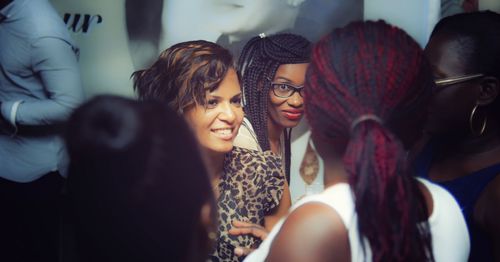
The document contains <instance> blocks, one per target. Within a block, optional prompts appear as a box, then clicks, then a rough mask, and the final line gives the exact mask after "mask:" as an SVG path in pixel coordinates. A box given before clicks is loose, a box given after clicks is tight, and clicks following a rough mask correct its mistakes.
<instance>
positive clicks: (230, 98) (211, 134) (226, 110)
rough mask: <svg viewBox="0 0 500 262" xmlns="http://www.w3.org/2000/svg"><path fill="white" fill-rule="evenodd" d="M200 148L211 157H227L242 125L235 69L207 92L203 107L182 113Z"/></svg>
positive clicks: (195, 106)
mask: <svg viewBox="0 0 500 262" xmlns="http://www.w3.org/2000/svg"><path fill="white" fill-rule="evenodd" d="M184 117H185V119H186V120H187V122H188V123H189V125H190V126H191V127H192V129H193V131H194V133H195V135H196V137H197V138H198V141H199V143H200V145H201V146H202V147H203V148H204V149H206V150H208V151H209V152H214V153H227V152H230V151H231V150H232V149H233V141H234V138H235V137H236V135H237V134H238V129H239V127H240V125H241V122H242V121H243V108H242V106H241V89H240V84H239V81H238V77H237V75H236V71H235V70H234V69H229V70H228V72H227V74H226V76H225V77H224V79H223V80H222V82H221V83H220V85H219V86H218V88H217V89H215V90H214V91H213V92H209V91H207V93H206V104H205V105H198V104H196V105H194V106H191V107H190V108H188V109H187V110H185V111H184Z"/></svg>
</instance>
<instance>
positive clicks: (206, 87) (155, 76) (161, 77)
mask: <svg viewBox="0 0 500 262" xmlns="http://www.w3.org/2000/svg"><path fill="white" fill-rule="evenodd" d="M232 67H233V58H232V56H231V53H230V52H229V51H228V50H227V49H225V48H223V47H221V46H219V45H217V44H215V43H212V42H208V41H203V40H198V41H189V42H182V43H178V44H175V45H173V46H171V47H169V48H168V49H166V50H165V51H163V52H162V53H161V54H160V56H159V58H158V59H157V60H156V62H154V64H153V65H152V66H151V67H150V68H147V69H144V70H139V71H137V72H135V73H133V74H132V78H133V81H134V89H135V90H136V91H137V93H138V95H139V99H141V100H160V101H162V102H167V103H168V105H169V106H170V108H172V109H173V110H175V111H177V112H178V113H181V112H183V110H184V109H186V108H187V107H189V106H191V105H193V104H194V103H198V104H200V105H203V104H205V93H206V91H213V90H215V89H217V87H218V86H219V84H220V82H221V81H222V80H223V79H224V77H225V76H226V73H227V71H228V70H229V69H230V68H232Z"/></svg>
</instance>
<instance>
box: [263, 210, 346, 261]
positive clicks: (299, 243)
mask: <svg viewBox="0 0 500 262" xmlns="http://www.w3.org/2000/svg"><path fill="white" fill-rule="evenodd" d="M349 260H350V249H349V239H348V232H347V229H346V228H345V226H344V223H343V222H342V219H341V217H340V216H339V214H338V213H337V212H336V211H335V210H334V209H332V208H331V207H329V206H327V205H325V204H322V203H320V202H311V203H307V204H304V205H303V206H301V207H299V208H297V209H296V210H294V211H293V212H292V213H291V214H290V215H289V216H288V218H287V219H286V221H285V223H284V224H283V227H282V228H281V230H280V232H279V233H278V235H277V236H276V238H275V240H274V241H273V244H272V246H271V250H270V253H269V256H268V257H267V261H292V262H293V261H349Z"/></svg>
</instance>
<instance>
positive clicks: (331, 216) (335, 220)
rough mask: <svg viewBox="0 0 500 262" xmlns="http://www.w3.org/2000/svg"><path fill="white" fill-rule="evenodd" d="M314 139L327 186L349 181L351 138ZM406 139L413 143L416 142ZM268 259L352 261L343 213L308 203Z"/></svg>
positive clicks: (290, 222) (282, 233) (294, 216)
mask: <svg viewBox="0 0 500 262" xmlns="http://www.w3.org/2000/svg"><path fill="white" fill-rule="evenodd" d="M408 137H418V136H416V135H415V136H414V135H410V136H408ZM313 140H314V144H315V145H316V149H317V150H318V153H319V154H320V156H321V157H322V159H323V160H324V163H325V174H324V177H325V188H327V187H330V186H333V185H336V184H339V183H348V174H347V172H346V171H345V168H344V164H343V161H342V157H343V155H344V152H345V146H346V143H347V141H346V140H339V141H336V143H335V145H331V144H330V143H329V142H328V141H323V140H322V139H320V138H318V137H314V136H313ZM403 142H405V143H404V144H411V145H412V144H413V143H412V141H403ZM334 148H335V149H337V150H334ZM419 188H420V190H421V192H422V194H423V196H424V199H425V202H426V205H427V208H428V213H429V214H432V210H433V200H432V197H431V195H430V192H429V191H428V190H427V188H426V187H425V186H423V185H422V184H419ZM266 261H297V262H299V261H318V262H319V261H325V262H326V261H341V262H342V261H346V262H347V261H351V250H350V245H349V238H348V231H347V229H346V227H345V225H344V223H343V222H342V219H341V218H340V216H339V214H338V213H337V212H336V211H334V210H333V209H332V208H331V207H329V206H326V205H324V204H320V203H308V204H304V205H302V206H301V207H299V208H297V209H296V210H294V211H293V212H292V213H291V214H290V215H289V216H288V218H287V220H286V221H285V223H284V224H283V227H282V228H281V230H280V232H279V234H278V235H277V236H276V238H275V240H274V241H273V244H272V246H271V250H270V252H269V255H268V257H267V260H266Z"/></svg>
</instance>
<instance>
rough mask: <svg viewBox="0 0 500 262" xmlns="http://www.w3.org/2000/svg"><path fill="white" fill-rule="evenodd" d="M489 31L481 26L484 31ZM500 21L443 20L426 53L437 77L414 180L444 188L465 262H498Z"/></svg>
mask: <svg viewBox="0 0 500 262" xmlns="http://www.w3.org/2000/svg"><path fill="white" fill-rule="evenodd" d="M485 25H488V26H485ZM499 29H500V14H498V13H494V12H490V11H486V12H473V13H465V14H458V15H454V16H449V17H446V18H444V19H442V20H441V21H440V22H439V23H438V24H437V25H436V27H435V28H434V31H433V32H432V35H431V38H430V40H429V43H428V44H427V46H426V47H425V54H426V55H427V57H428V59H429V62H430V64H431V66H432V68H433V71H434V75H435V76H436V78H437V79H436V80H435V81H436V91H435V93H434V97H433V100H432V105H431V107H430V110H429V112H430V115H429V120H428V122H427V126H426V131H427V133H428V134H429V135H430V136H431V139H430V141H429V143H428V144H427V146H426V147H425V149H424V150H423V153H422V154H421V155H420V157H419V161H418V175H420V176H422V177H426V178H430V179H431V180H433V181H436V183H438V184H440V185H442V186H443V187H445V188H446V189H448V190H449V191H450V192H451V193H452V194H453V195H454V197H455V198H456V199H457V201H458V202H459V204H460V207H461V209H462V212H463V215H464V216H465V220H466V222H467V226H468V228H469V232H470V236H471V256H470V261H500V219H499V218H500V209H499V208H498V207H499V205H500V175H499V174H500V99H499V92H500V30H499Z"/></svg>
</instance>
